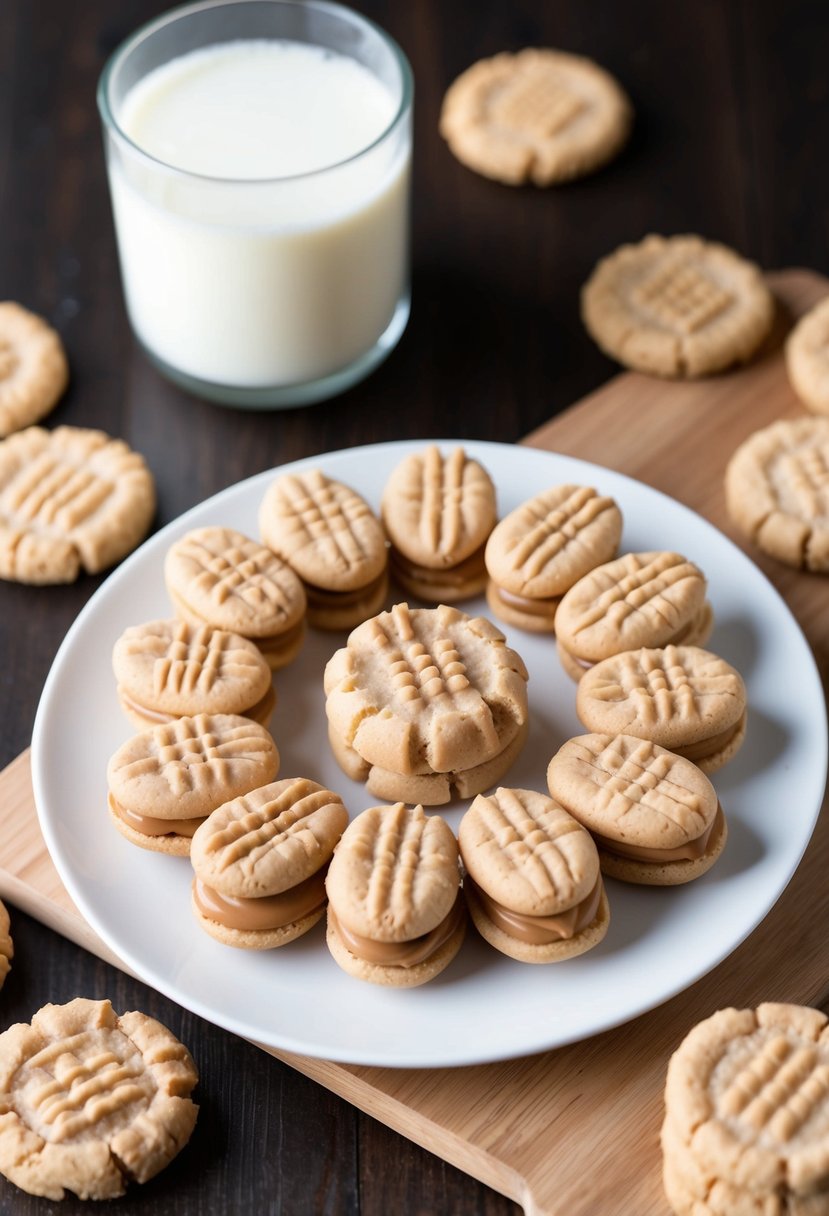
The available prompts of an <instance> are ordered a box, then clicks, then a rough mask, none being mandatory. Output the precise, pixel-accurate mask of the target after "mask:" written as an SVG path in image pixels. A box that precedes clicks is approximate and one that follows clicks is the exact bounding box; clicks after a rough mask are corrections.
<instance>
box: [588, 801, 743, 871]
mask: <svg viewBox="0 0 829 1216" xmlns="http://www.w3.org/2000/svg"><path fill="white" fill-rule="evenodd" d="M722 825H723V813H722V807H721V806H720V804H719V803H717V813H716V815H715V816H714V818H713V819H712V820H711V822H710V823H709V825H708V827H707V828H706V829H705V831H704V832H703V833H702V834H701V835H700V836H695V837H694V839H693V840H686V842H685V843H684V844H680V845H677V846H676V847H675V848H672V849H652V848H647V847H646V846H645V845H638V844H628V843H627V841H624V840H611V839H610V837H609V836H600V835H599V834H598V833H597V832H591V833H590V834H591V836H592V837H593V839H594V840H595V842H596V847H597V848H600V849H604V851H605V852H606V853H613V855H614V856H615V857H624V858H626V859H627V860H630V861H652V862H654V863H655V864H657V865H660V864H661V863H662V862H665V861H698V860H699V859H700V857H703V856H704V855H705V853H706V852H707V850H708V843H709V841H710V840H711V837H712V836H713V835H714V830H715V829H716V830H717V834H718V835H719V833H720V831H721V830H722Z"/></svg>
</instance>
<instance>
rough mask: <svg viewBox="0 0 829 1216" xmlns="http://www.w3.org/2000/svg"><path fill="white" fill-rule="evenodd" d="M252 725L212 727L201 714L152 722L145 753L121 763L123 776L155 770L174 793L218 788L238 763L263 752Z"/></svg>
mask: <svg viewBox="0 0 829 1216" xmlns="http://www.w3.org/2000/svg"><path fill="white" fill-rule="evenodd" d="M252 726H253V723H246V724H244V725H241V726H235V727H230V728H228V729H223V730H222V731H216V730H213V729H211V726H210V720H209V718H206V717H205V716H202V715H199V716H197V717H195V718H177V719H175V720H174V721H173V722H168V723H164V725H162V726H156V727H154V728H153V732H152V735H151V736H150V737H149V739H150V742H149V748H150V750H149V752H148V754H147V755H145V756H142V757H141V758H140V759H137V760H133V761H132V762H131V763H129V764H127V765H125V766H124V770H123V777H124V778H125V779H128V780H137V779H138V778H140V777H142V776H143V775H144V774H152V773H156V772H157V773H159V774H160V775H161V776H163V777H164V779H165V780H166V782H167V784H168V785H169V787H170V789H171V791H172V792H173V793H174V794H175V795H176V796H177V797H180V796H181V795H183V794H186V793H190V792H191V791H198V790H208V789H220V788H221V786H222V784H223V783H227V782H232V781H233V780H234V777H235V775H236V774H237V771H238V769H239V766H240V765H243V764H251V763H259V762H260V760H261V758H262V756H263V755H264V754H265V752H266V750H267V749H266V745H265V742H264V741H263V738H262V736H261V735H258V734H255V733H252V730H251V727H252ZM254 729H255V728H254Z"/></svg>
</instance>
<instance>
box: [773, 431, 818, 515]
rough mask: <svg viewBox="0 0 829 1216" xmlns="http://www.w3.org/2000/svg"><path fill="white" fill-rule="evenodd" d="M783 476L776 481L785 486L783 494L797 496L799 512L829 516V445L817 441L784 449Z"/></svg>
mask: <svg viewBox="0 0 829 1216" xmlns="http://www.w3.org/2000/svg"><path fill="white" fill-rule="evenodd" d="M778 462H779V466H780V468H779V474H780V475H779V477H778V478H776V479H775V484H777V485H779V486H781V487H783V490H782V497H783V498H784V499H785V498H786V497H793V498H794V501H795V504H796V509H797V511H798V513H799V514H800V515H801V516H802V517H803V518H804V519H813V520H818V519H821V518H822V519H826V518H827V517H828V516H829V448H827V446H826V445H824V444H813V445H810V446H808V447H807V446H803V447H800V448H795V449H794V450H793V451H787V452H784V453H783V454H782V455H781V456H780V457H779V458H778Z"/></svg>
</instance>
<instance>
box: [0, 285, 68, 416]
mask: <svg viewBox="0 0 829 1216" xmlns="http://www.w3.org/2000/svg"><path fill="white" fill-rule="evenodd" d="M68 380H69V366H68V364H67V362H66V352H65V351H64V349H63V343H62V342H61V340H60V337H59V336H58V334H57V332H56V331H55V330H54V329H52V327H51V325H47V324H46V322H45V321H44V320H42V318H41V317H38V316H36V315H35V313H33V312H29V311H28V309H26V308H23V307H21V305H20V304H15V303H13V302H12V301H11V300H4V301H2V302H0V439H3V438H5V436H6V435H11V433H12V431H19V430H22V428H23V427H24V426H31V424H32V423H33V422H38V421H39V420H40V419H41V418H43V416H44V415H45V414H48V413H49V411H50V410H51V409H52V407H53V406H54V405H56V403H57V401H58V400H59V398H60V397H61V395H62V393H63V391H64V389H65V388H66V384H67V381H68Z"/></svg>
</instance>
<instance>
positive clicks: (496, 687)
mask: <svg viewBox="0 0 829 1216" xmlns="http://www.w3.org/2000/svg"><path fill="white" fill-rule="evenodd" d="M527 678H528V677H527V669H526V667H525V666H524V663H523V661H522V660H521V658H520V657H519V656H518V655H517V654H516V652H515V651H514V650H511V649H510V648H509V647H508V646H507V645H506V643H505V641H504V637H503V634H501V633H499V631H498V630H497V629H496V628H495V626H494V625H492V624H491V623H490V622H489V621H487V620H486V619H485V618H483V617H469V616H467V615H466V614H465V613H463V612H460V611H459V610H458V609H457V608H452V607H450V606H448V605H445V604H444V605H441V606H440V607H438V608H415V609H410V608H409V606H408V604H397V605H395V607H394V608H392V609H391V610H390V611H389V612H383V613H380V614H379V615H378V616H376V617H373V618H372V619H371V620H369V621H366V622H364V623H363V624H362V625H360V626H358V628H357V629H355V630H354V631H353V632H352V633H351V635H350V637H349V639H348V644H347V645H346V646H345V647H343V648H342V649H340V650H338V651H337V652H336V653H335V654H334V656H333V657H332V658H331V659H330V660H329V662H328V664H327V666H326V668H325V679H324V685H325V692H326V698H327V699H326V705H325V710H326V714H327V717H328V724H329V738H330V741H331V746H332V748H333V751H334V755H335V757H336V759H337V762H338V763H339V764H340V767H341V768H342V769H343V770H344V771H345V772H346V773H347V775H348V776H349V777H351V778H352V779H353V780H355V781H365V783H366V785H367V787H368V789H369V790H370V792H371V793H372V794H374V795H375V796H377V797H380V798H386V799H389V800H390V801H392V800H394V801H401V802H409V803H415V802H419V803H422V804H423V805H425V806H434V805H437V804H439V803H445V802H448V801H449V799H450V797H451V796H452V790H453V789H455V790H456V791H457V792H458V794H459V795H461V796H462V797H465V798H470V797H472V796H473V795H474V794H477V793H480V791H481V790H484V789H487V788H488V787H489V786H491V785H494V784H495V783H496V782H497V781H498V779H499V778H500V777H501V775H502V774H503V773H504V772H506V770H507V769H508V768H509V766H510V764H511V763H512V762H513V760H514V759H515V757H516V756H517V755H518V753H519V752H520V750H521V748H522V746H523V744H524V741H525V739H526V735H527V728H528V708H527Z"/></svg>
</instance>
